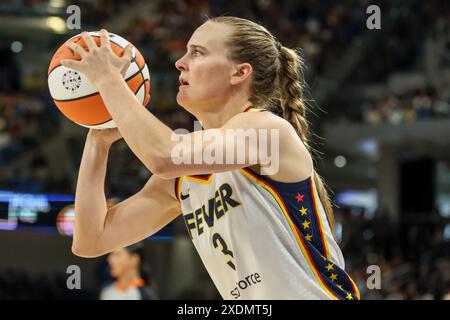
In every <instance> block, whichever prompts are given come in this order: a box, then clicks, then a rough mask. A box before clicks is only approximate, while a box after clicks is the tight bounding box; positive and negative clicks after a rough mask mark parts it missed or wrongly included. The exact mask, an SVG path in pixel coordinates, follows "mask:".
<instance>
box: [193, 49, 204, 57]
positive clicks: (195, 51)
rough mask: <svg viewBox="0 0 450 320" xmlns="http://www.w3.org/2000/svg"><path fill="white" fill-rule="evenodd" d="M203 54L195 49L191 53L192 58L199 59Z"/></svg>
mask: <svg viewBox="0 0 450 320" xmlns="http://www.w3.org/2000/svg"><path fill="white" fill-rule="evenodd" d="M202 54H203V53H202V52H201V51H200V50H197V49H194V50H192V51H191V56H193V57H199V56H201V55H202Z"/></svg>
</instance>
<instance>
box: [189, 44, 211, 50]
mask: <svg viewBox="0 0 450 320" xmlns="http://www.w3.org/2000/svg"><path fill="white" fill-rule="evenodd" d="M187 48H191V49H200V50H203V51H208V49H206V48H205V47H203V46H200V45H198V44H190V45H189V46H186V49H187Z"/></svg>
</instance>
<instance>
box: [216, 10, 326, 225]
mask: <svg viewBox="0 0 450 320" xmlns="http://www.w3.org/2000/svg"><path fill="white" fill-rule="evenodd" d="M209 21H212V22H215V23H224V24H226V25H228V26H230V27H231V28H232V29H233V32H232V33H231V34H230V35H229V36H228V40H227V43H226V44H227V47H228V57H229V58H230V60H232V61H235V62H238V63H241V62H249V63H250V64H251V65H252V67H253V81H252V84H251V88H250V101H251V102H252V104H253V105H254V106H257V107H261V108H263V107H265V108H272V107H273V106H276V105H279V104H281V107H280V108H277V109H276V110H271V111H274V112H275V113H277V114H280V113H281V114H280V115H281V116H282V117H283V118H284V119H286V120H287V121H289V122H290V123H291V124H292V126H293V127H294V128H295V130H296V132H297V134H298V135H299V137H300V139H301V140H302V141H303V143H304V144H305V146H306V148H307V149H308V150H309V151H310V152H313V151H314V150H312V149H311V148H310V146H309V130H308V121H307V120H306V105H305V99H304V98H303V87H304V82H303V76H302V75H301V74H300V72H301V67H302V66H303V61H302V59H301V58H300V56H299V55H298V54H297V53H296V52H295V51H293V50H291V49H289V48H286V47H283V46H282V45H281V44H280V43H279V42H278V41H276V39H275V38H274V36H273V35H272V34H271V33H270V32H269V31H268V30H267V29H266V28H264V27H263V26H261V25H259V24H257V23H255V22H252V21H250V20H246V19H242V18H237V17H229V16H221V17H216V18H212V19H209ZM277 79H278V81H279V88H276V86H275V87H274V85H273V84H274V83H276V81H277ZM313 158H314V157H313ZM314 183H315V185H316V187H317V191H318V194H319V198H320V201H321V202H322V205H323V207H324V209H325V212H326V215H327V220H328V223H329V225H330V228H331V230H333V229H334V218H333V208H332V206H331V201H330V198H329V195H328V191H327V188H326V186H325V184H324V183H323V181H322V179H321V178H320V176H319V175H318V174H317V173H316V172H315V171H314Z"/></svg>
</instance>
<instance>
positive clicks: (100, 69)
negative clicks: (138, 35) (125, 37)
mask: <svg viewBox="0 0 450 320" xmlns="http://www.w3.org/2000/svg"><path fill="white" fill-rule="evenodd" d="M81 37H82V38H83V40H84V42H85V43H86V45H87V47H88V51H86V50H85V49H84V48H83V47H81V46H80V45H79V44H77V43H74V42H70V41H69V42H67V45H68V46H69V48H70V49H72V51H73V52H74V53H75V54H78V55H79V56H80V57H81V60H79V61H77V60H70V59H69V60H68V59H65V60H62V61H61V64H62V65H63V66H65V67H67V68H71V69H75V70H78V71H80V72H82V73H83V74H84V75H85V76H86V77H87V78H88V79H89V81H90V82H91V83H92V84H93V85H95V86H96V85H97V84H98V83H100V82H101V81H102V80H104V79H108V78H109V77H111V75H112V74H115V73H120V74H122V76H123V75H124V74H125V72H126V70H127V69H128V66H129V65H130V62H131V58H132V50H133V46H132V45H131V44H130V45H128V46H127V47H126V48H125V50H124V53H123V55H122V57H118V56H117V55H116V54H115V53H114V52H113V51H112V49H111V46H110V42H109V36H108V32H107V31H106V30H105V29H102V30H101V31H100V46H97V44H96V43H95V41H94V40H93V39H92V37H91V35H90V34H89V33H87V32H83V33H82V34H81Z"/></svg>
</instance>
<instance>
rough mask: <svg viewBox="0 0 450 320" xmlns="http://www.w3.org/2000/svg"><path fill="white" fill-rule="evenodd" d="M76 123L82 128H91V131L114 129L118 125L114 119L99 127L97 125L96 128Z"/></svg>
mask: <svg viewBox="0 0 450 320" xmlns="http://www.w3.org/2000/svg"><path fill="white" fill-rule="evenodd" d="M75 123H76V124H78V125H80V126H82V127H85V128H90V129H112V128H115V127H117V126H116V123H115V122H114V120H112V119H111V120H109V121H108V122H105V123H102V124H99V125H95V126H88V125H85V124H81V123H77V122H75Z"/></svg>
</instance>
